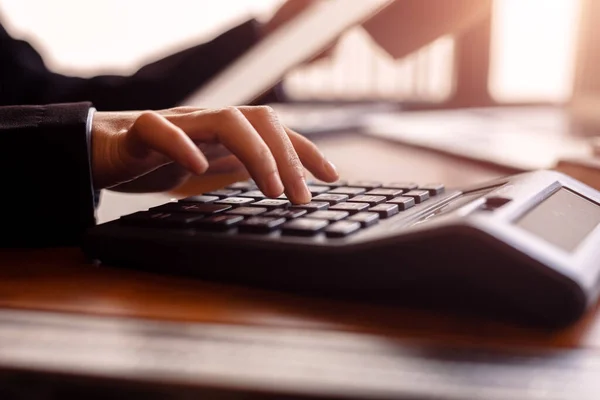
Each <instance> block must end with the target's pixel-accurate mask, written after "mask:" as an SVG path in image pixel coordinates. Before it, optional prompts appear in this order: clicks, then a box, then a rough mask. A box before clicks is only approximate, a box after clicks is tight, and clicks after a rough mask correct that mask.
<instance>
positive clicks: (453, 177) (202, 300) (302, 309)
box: [0, 133, 600, 350]
mask: <svg viewBox="0 0 600 400" xmlns="http://www.w3.org/2000/svg"><path fill="white" fill-rule="evenodd" d="M316 141H317V143H318V144H319V146H320V147H321V149H322V150H323V151H324V153H325V154H326V155H328V157H329V158H330V159H331V160H332V161H333V162H334V163H335V164H336V165H337V166H338V168H339V171H340V174H341V175H342V176H343V177H347V178H351V179H361V178H364V179H372V178H373V177H378V178H379V179H381V180H389V181H392V180H404V179H409V180H416V181H420V182H429V181H442V182H445V183H446V184H448V185H449V186H455V185H465V184H473V183H477V182H481V181H483V180H486V179H490V178H494V177H498V176H501V175H507V174H510V173H511V171H508V170H503V169H501V168H499V167H492V166H486V165H481V164H476V163H473V162H469V161H466V160H458V159H455V158H451V157H447V156H442V155H439V154H434V153H429V152H426V151H423V150H416V149H412V148H408V147H403V146H401V145H397V144H391V143H387V142H383V141H379V140H377V139H373V138H365V137H361V136H358V135H354V134H350V133H348V134H339V135H337V136H328V137H322V138H319V139H317V140H316ZM234 179H235V177H231V176H228V177H219V178H217V179H211V180H208V181H190V182H188V183H187V184H186V185H184V187H182V188H179V190H178V191H177V192H175V193H171V194H168V195H166V197H169V196H171V197H181V196H184V195H186V194H190V193H195V192H201V191H204V190H207V189H212V188H215V187H218V186H221V185H223V184H225V183H227V182H229V181H231V180H234ZM166 197H165V196H154V197H153V196H149V197H143V196H141V197H140V196H124V195H114V194H112V195H111V194H108V195H105V197H104V199H103V203H102V209H101V210H100V215H101V220H107V219H111V218H115V217H117V216H118V215H120V214H122V213H125V212H130V211H135V210H139V209H143V208H145V207H147V206H148V204H153V203H160V202H161V201H163V200H164V199H165V198H166ZM123 199H126V200H127V201H126V202H124V201H123ZM0 254H1V256H0V259H1V261H0V262H1V264H2V266H1V267H0V307H3V308H14V309H30V310H51V311H65V312H69V313H82V314H88V315H89V314H92V315H110V316H128V317H135V318H149V319H159V320H172V321H194V322H217V323H224V324H231V325H245V326H262V327H264V326H269V327H278V328H297V329H303V330H308V331H323V330H325V331H336V332H339V331H343V332H363V333H370V334H374V335H382V336H385V337H393V338H394V339H395V340H398V341H400V342H403V341H405V342H407V343H414V342H415V341H418V342H422V343H435V344H443V345H450V344H456V345H461V344H462V345H470V344H474V343H475V344H477V345H478V346H488V345H489V346H491V347H492V348H497V347H503V346H534V347H541V348H573V349H575V348H580V349H581V348H592V349H598V350H600V319H599V318H596V317H595V313H590V315H588V316H587V317H586V318H584V319H582V320H581V321H580V322H579V323H577V324H576V325H574V326H572V327H571V328H569V329H565V330H563V331H560V332H544V331H538V330H535V329H532V328H527V327H523V326H516V325H511V324H507V323H500V322H495V321H486V320H482V319H476V318H470V317H466V316H456V315H443V314H440V313H435V312H433V311H419V310H411V309H399V308H391V307H387V308H386V307H383V306H373V305H370V306H368V305H360V304H348V303H343V302H336V301H332V300H327V301H326V300H319V299H309V298H300V297H295V296H291V295H284V294H280V293H267V292H262V291H259V290H253V289H249V288H242V287H232V286H223V285H217V284H211V283H206V282H201V281H192V280H184V279H179V278H173V277H165V276H156V275H150V274H145V273H138V272H132V271H124V270H119V269H112V268H109V267H94V266H91V265H88V264H86V263H85V260H84V258H83V256H82V254H81V253H80V251H79V250H78V249H74V248H67V249H53V250H36V251H25V250H3V251H2V252H1V253H0Z"/></svg>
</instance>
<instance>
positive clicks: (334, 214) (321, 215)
mask: <svg viewBox="0 0 600 400" xmlns="http://www.w3.org/2000/svg"><path fill="white" fill-rule="evenodd" d="M349 215H350V213H348V212H347V211H331V210H329V211H315V212H314V213H312V214H308V215H307V216H306V218H313V219H314V218H316V219H324V220H327V221H340V220H342V219H344V218H346V217H348V216H349Z"/></svg>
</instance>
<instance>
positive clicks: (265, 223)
mask: <svg viewBox="0 0 600 400" xmlns="http://www.w3.org/2000/svg"><path fill="white" fill-rule="evenodd" d="M285 222H286V219H285V218H269V217H252V218H249V219H247V220H245V221H243V222H242V223H240V225H239V230H240V232H243V233H269V232H272V231H274V230H275V229H277V228H279V227H280V226H281V225H283V224H284V223H285Z"/></svg>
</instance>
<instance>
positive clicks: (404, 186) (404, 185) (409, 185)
mask: <svg viewBox="0 0 600 400" xmlns="http://www.w3.org/2000/svg"><path fill="white" fill-rule="evenodd" d="M383 187H384V188H385V189H399V190H402V191H405V192H408V191H410V190H415V189H416V188H418V187H419V185H417V184H416V183H414V182H393V183H389V184H387V185H383Z"/></svg>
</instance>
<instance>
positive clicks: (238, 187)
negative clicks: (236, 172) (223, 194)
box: [226, 181, 256, 192]
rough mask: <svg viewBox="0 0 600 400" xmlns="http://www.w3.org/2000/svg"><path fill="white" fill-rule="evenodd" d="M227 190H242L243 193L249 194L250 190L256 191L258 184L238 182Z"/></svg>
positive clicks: (227, 187)
mask: <svg viewBox="0 0 600 400" xmlns="http://www.w3.org/2000/svg"><path fill="white" fill-rule="evenodd" d="M226 189H229V190H241V191H242V192H247V191H249V190H255V189H256V184H255V183H254V182H249V181H246V182H236V183H233V184H231V185H229V186H226Z"/></svg>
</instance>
